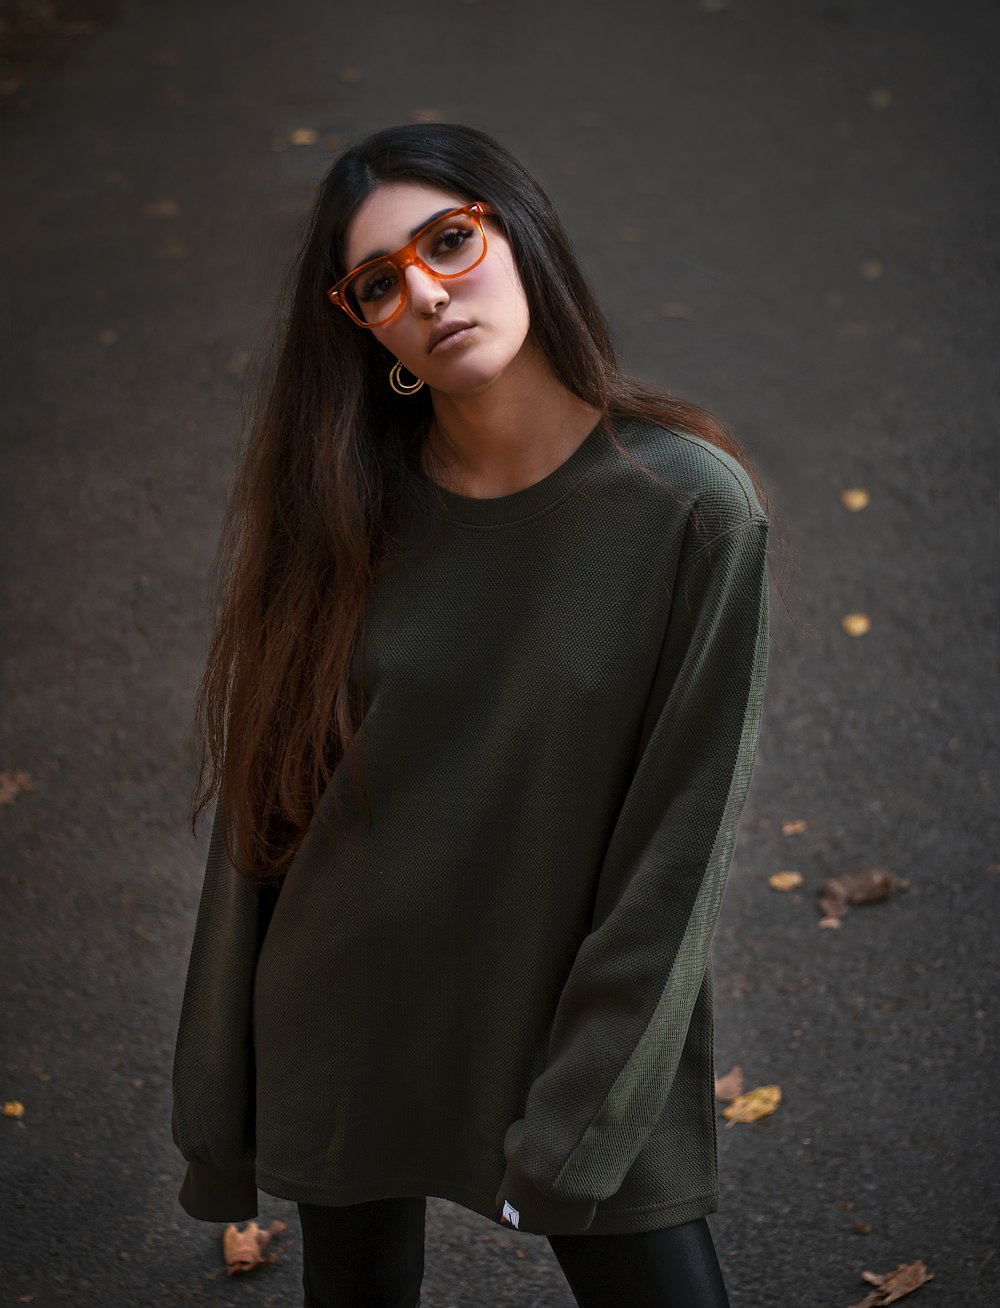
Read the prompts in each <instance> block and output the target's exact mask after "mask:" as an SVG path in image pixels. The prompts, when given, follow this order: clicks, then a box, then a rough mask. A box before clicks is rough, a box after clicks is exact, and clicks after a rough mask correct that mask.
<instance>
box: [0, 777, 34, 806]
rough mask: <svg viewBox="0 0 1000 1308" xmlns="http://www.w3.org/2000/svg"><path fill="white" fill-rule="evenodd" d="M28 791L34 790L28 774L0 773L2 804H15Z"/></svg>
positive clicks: (0, 799)
mask: <svg viewBox="0 0 1000 1308" xmlns="http://www.w3.org/2000/svg"><path fill="white" fill-rule="evenodd" d="M28 790H34V786H32V784H31V777H30V776H29V775H28V773H27V772H0V804H13V802H14V800H15V799H17V797H18V795H23V794H24V793H25V792H26V791H28Z"/></svg>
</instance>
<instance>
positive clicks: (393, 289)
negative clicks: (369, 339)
mask: <svg viewBox="0 0 1000 1308" xmlns="http://www.w3.org/2000/svg"><path fill="white" fill-rule="evenodd" d="M344 295H345V296H346V297H347V303H348V306H349V307H350V308H351V309H353V311H354V312H355V313H356V314H357V315H358V317H359V318H360V319H361V320H362V321H363V322H366V323H368V325H369V327H376V326H378V324H379V323H380V322H382V321H384V319H386V318H389V317H391V316H392V314H394V313H395V312H396V309H397V308H398V307H399V295H400V290H399V274H398V273H397V272H396V269H395V268H394V267H393V266H392V264H391V263H389V262H385V263H372V264H369V265H368V267H367V268H362V270H361V272H359V273H358V275H357V276H356V277H352V278H351V280H350V281H349V282H348V283H347V285H346V286H345V287H344Z"/></svg>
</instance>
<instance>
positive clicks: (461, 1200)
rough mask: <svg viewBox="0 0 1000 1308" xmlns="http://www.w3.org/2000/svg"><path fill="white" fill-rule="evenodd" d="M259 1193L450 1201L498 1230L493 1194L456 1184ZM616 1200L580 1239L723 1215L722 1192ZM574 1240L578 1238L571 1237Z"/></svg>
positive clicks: (290, 1185) (268, 1184) (421, 1181)
mask: <svg viewBox="0 0 1000 1308" xmlns="http://www.w3.org/2000/svg"><path fill="white" fill-rule="evenodd" d="M256 1182H257V1188H258V1189H259V1190H261V1191H263V1193H265V1194H268V1195H270V1196H271V1197H272V1198H275V1199H285V1200H288V1201H290V1202H292V1203H310V1204H328V1205H330V1206H331V1207H342V1206H344V1205H347V1204H362V1203H368V1202H370V1201H371V1200H373V1199H381V1198H388V1197H390V1196H391V1197H394V1198H419V1197H421V1196H423V1197H431V1198H434V1199H446V1200H448V1201H449V1202H450V1203H457V1204H460V1205H461V1206H462V1207H463V1208H467V1209H468V1210H469V1211H470V1212H473V1213H477V1214H478V1215H479V1216H480V1217H482V1218H485V1220H486V1221H488V1222H490V1223H491V1224H492V1225H494V1226H496V1225H499V1223H498V1222H497V1221H496V1204H495V1202H494V1198H493V1196H492V1195H491V1194H487V1193H486V1192H485V1191H483V1190H478V1189H474V1188H471V1187H466V1186H463V1185H460V1184H456V1183H455V1181H454V1180H435V1179H434V1178H433V1177H427V1176H415V1177H407V1178H406V1179H403V1180H399V1179H397V1180H393V1181H390V1182H386V1183H385V1184H384V1185H366V1186H364V1187H357V1186H355V1187H353V1188H349V1187H344V1186H329V1185H311V1184H308V1183H303V1182H301V1181H292V1180H290V1179H288V1178H287V1177H283V1176H279V1175H278V1174H277V1173H275V1172H265V1171H261V1170H259V1169H258V1171H257V1174H256ZM611 1204H612V1201H611V1200H607V1199H606V1200H603V1201H602V1202H601V1203H599V1204H598V1205H597V1211H596V1213H595V1215H594V1218H593V1220H592V1221H591V1222H590V1223H589V1225H588V1226H587V1228H586V1230H585V1231H581V1232H579V1234H580V1235H628V1234H632V1233H635V1232H638V1231H654V1230H658V1229H659V1228H661V1227H666V1226H680V1225H681V1224H682V1223H684V1222H693V1221H696V1220H697V1219H698V1218H699V1217H707V1216H708V1214H709V1213H714V1212H717V1211H718V1208H719V1191H718V1190H710V1191H708V1192H706V1193H704V1194H700V1195H694V1196H692V1197H690V1198H687V1199H679V1200H672V1201H671V1202H669V1203H657V1204H639V1205H631V1206H629V1207H621V1208H616V1207H613V1206H610V1205H611ZM517 1234H519V1235H538V1236H545V1235H547V1234H548V1232H545V1231H532V1230H530V1229H528V1228H525V1227H521V1228H519V1229H518V1231H517ZM569 1234H574V1233H572V1232H570V1233H569Z"/></svg>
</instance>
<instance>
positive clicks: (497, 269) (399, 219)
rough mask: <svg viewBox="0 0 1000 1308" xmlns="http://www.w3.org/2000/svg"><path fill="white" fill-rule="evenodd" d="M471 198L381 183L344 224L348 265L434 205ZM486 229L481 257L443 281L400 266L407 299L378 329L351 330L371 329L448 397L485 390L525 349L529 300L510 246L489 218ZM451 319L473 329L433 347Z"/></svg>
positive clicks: (403, 234)
mask: <svg viewBox="0 0 1000 1308" xmlns="http://www.w3.org/2000/svg"><path fill="white" fill-rule="evenodd" d="M477 198H478V197H477V196H472V197H471V199H472V200H474V199H477ZM469 203H470V197H468V196H464V195H459V194H458V193H457V192H454V191H443V190H440V189H439V188H438V187H436V186H429V185H426V184H424V183H422V182H386V183H384V184H382V185H381V186H379V187H378V188H377V189H376V190H375V191H373V192H372V193H371V195H369V196H368V198H367V199H366V200H365V201H364V202H363V203H362V204H361V206H360V207H359V208H358V210H357V212H356V213H355V214H354V216H353V218H352V219H351V221H350V224H349V225H348V228H347V234H346V241H345V247H344V256H345V260H346V266H347V267H348V268H356V267H357V266H358V264H360V263H362V262H364V261H365V259H367V258H368V256H369V255H371V254H373V253H380V252H382V251H385V250H387V251H390V252H392V251H395V250H398V249H399V248H400V247H401V246H403V245H405V244H406V243H407V242H408V241H409V240H410V233H411V232H412V231H413V230H414V228H417V227H420V226H422V225H423V224H424V223H426V222H427V221H428V220H429V219H430V218H432V217H433V216H434V215H435V214H437V213H438V212H439V211H440V210H442V209H456V208H459V207H460V206H462V205H465V204H469ZM484 229H485V231H486V247H487V248H486V257H485V259H483V261H482V263H480V264H478V265H477V266H476V267H475V268H473V269H472V270H471V271H470V272H468V273H465V274H463V275H462V276H461V277H455V278H453V279H450V280H445V281H438V280H437V278H435V277H433V276H432V275H431V274H430V273H426V272H424V270H423V269H422V268H418V267H417V266H416V265H415V264H410V266H409V267H408V268H407V269H406V272H405V280H406V293H407V299H406V303H405V304H404V305H403V308H402V309H401V310H400V312H399V314H398V315H397V316H396V317H395V318H394V319H393V320H392V322H390V323H388V324H387V325H386V326H384V327H373V328H370V329H368V328H363V327H358V328H357V330H358V331H365V330H370V331H371V332H372V334H373V335H374V336H375V338H376V339H377V340H379V341H380V342H381V343H382V344H383V345H384V346H385V348H386V349H387V350H388V351H389V352H390V353H391V354H392V356H393V357H394V358H396V359H399V360H400V361H401V362H402V364H403V367H404V368H406V370H407V371H408V372H411V373H413V374H414V375H415V376H417V377H421V378H422V379H423V380H424V381H425V382H426V383H427V385H428V386H430V387H431V388H432V389H433V390H438V391H441V392H444V393H445V394H449V395H469V394H475V393H476V392H478V391H482V390H484V389H485V388H486V387H487V386H489V385H490V384H491V383H492V382H494V381H495V380H496V379H497V378H498V377H499V376H500V375H501V374H502V373H503V372H504V371H505V370H506V369H507V368H508V367H509V366H510V364H511V363H512V362H513V361H514V359H516V358H517V356H518V355H519V354H520V353H521V351H522V350H523V349H525V348H531V347H530V346H526V340H527V337H528V329H529V327H530V314H529V311H528V301H527V299H526V297H525V294H524V288H523V287H522V285H521V278H520V276H519V275H518V272H517V268H516V267H515V265H514V258H513V254H512V252H511V248H510V245H509V244H508V242H507V240H506V238H505V237H504V236H503V235H502V234H501V233H500V231H499V230H498V228H497V226H496V224H495V223H493V222H492V221H491V220H490V219H489V218H486V219H485V220H484ZM452 323H455V324H456V325H457V324H458V323H468V324H470V325H471V330H469V331H467V332H466V333H465V335H464V336H463V337H461V338H460V339H457V340H455V341H453V342H452V343H451V345H450V346H449V347H448V348H447V349H442V348H440V346H438V347H437V348H434V349H432V346H433V345H434V333H435V332H438V331H440V328H441V327H442V326H445V327H447V326H449V325H451V324H452ZM404 380H408V379H404ZM388 384H389V383H388V381H387V382H386V385H388Z"/></svg>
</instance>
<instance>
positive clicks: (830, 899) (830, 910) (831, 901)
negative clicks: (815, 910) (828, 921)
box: [819, 867, 910, 918]
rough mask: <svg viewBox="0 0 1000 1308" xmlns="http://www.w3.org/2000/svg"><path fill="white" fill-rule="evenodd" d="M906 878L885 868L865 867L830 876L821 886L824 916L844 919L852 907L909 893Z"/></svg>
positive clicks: (821, 907) (820, 892) (820, 897)
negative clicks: (900, 893) (898, 892)
mask: <svg viewBox="0 0 1000 1308" xmlns="http://www.w3.org/2000/svg"><path fill="white" fill-rule="evenodd" d="M909 888H910V883H909V881H908V880H907V879H906V877H897V876H894V875H893V873H892V872H890V871H889V869H888V868H885V867H861V868H855V869H854V870H853V871H851V872H842V873H841V875H840V876H838V877H827V879H826V880H825V881H823V882H821V884H820V887H819V906H820V909H821V910H822V912H823V916H824V917H828V918H829V917H843V916H844V914H845V913H846V912H847V909H848V906H849V905H850V904H870V903H874V902H875V901H876V900H880V899H888V898H889V896H890V895H893V894H895V893H896V892H897V891H899V890H908V889H909Z"/></svg>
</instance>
